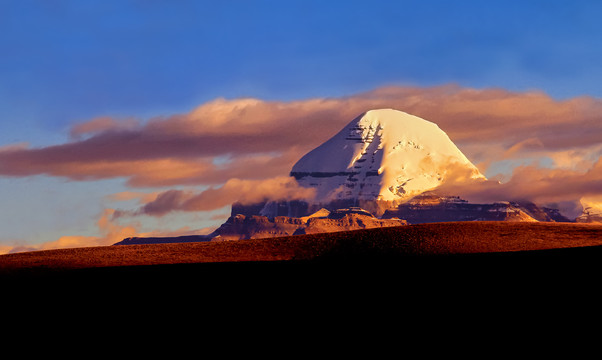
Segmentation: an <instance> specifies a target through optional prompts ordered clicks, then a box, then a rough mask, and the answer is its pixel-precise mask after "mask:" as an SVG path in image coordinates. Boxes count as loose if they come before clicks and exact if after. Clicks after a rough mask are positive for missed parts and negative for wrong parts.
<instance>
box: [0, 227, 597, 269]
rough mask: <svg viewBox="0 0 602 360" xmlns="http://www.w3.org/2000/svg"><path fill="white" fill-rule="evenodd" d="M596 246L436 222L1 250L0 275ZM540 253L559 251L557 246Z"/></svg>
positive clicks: (562, 233)
mask: <svg viewBox="0 0 602 360" xmlns="http://www.w3.org/2000/svg"><path fill="white" fill-rule="evenodd" d="M600 245H602V225H586V224H568V223H508V222H460V223H438V224H421V225H411V226H402V227H393V228H379V229H370V230H357V231H347V232H338V233H326V234H312V235H300V236H288V237H281V238H269V239H258V240H240V241H228V242H199V243H175V244H152V245H125V246H103V247H88V248H74V249H57V250H46V251H34V252H25V253H16V254H7V255H2V256H0V274H4V275H6V274H14V273H20V272H28V273H32V272H43V271H52V270H57V271H58V270H60V271H62V270H72V269H87V268H105V267H111V268H115V267H130V266H140V265H167V264H201V263H229V264H232V263H246V264H248V263H258V262H261V263H265V262H278V263H282V262H289V261H293V262H296V263H298V262H304V263H307V262H313V263H315V262H328V261H334V260H345V261H346V260H350V261H362V260H370V261H375V260H377V262H381V260H382V261H385V260H386V261H387V262H389V263H403V262H404V261H408V260H407V259H409V258H412V259H418V258H431V259H432V258H437V256H432V255H448V256H447V257H449V256H452V257H453V256H454V255H461V254H511V255H512V254H514V255H519V254H520V255H525V254H526V255H534V254H542V252H533V251H534V250H545V249H567V248H581V247H591V246H594V247H595V246H600ZM586 250H587V249H586ZM586 250H584V249H581V250H579V251H581V252H580V254H587V253H591V254H593V253H594V252H596V251H597V248H590V249H589V251H586ZM517 252H518V253H517ZM543 253H546V254H547V253H549V254H561V252H558V251H556V252H543ZM474 256H478V255H473V257H474ZM439 257H441V256H439ZM404 259H405V260H404ZM601 259H602V258H601Z"/></svg>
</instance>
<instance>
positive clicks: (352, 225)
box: [210, 208, 407, 240]
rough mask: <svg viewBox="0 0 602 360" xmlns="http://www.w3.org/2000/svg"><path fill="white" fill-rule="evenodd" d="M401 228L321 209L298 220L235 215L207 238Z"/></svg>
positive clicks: (351, 212)
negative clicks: (389, 227)
mask: <svg viewBox="0 0 602 360" xmlns="http://www.w3.org/2000/svg"><path fill="white" fill-rule="evenodd" d="M402 225H407V222H406V221H404V220H400V219H377V218H376V217H374V216H373V215H372V214H370V213H369V212H367V211H365V210H363V209H361V208H347V209H338V210H336V211H333V212H330V211H328V210H326V209H321V210H319V211H318V212H316V213H314V214H312V215H310V216H306V217H302V218H291V217H286V216H276V217H274V218H273V219H269V218H268V217H265V216H258V215H250V216H245V215H242V214H237V215H235V216H231V217H230V218H229V219H228V221H226V222H225V223H224V224H223V225H222V226H220V227H219V228H218V229H217V230H216V231H215V232H214V233H212V234H211V235H210V236H212V239H213V240H243V239H260V238H268V237H280V236H288V235H299V234H316V233H325V232H336V231H347V230H359V229H371V228H377V227H388V226H402Z"/></svg>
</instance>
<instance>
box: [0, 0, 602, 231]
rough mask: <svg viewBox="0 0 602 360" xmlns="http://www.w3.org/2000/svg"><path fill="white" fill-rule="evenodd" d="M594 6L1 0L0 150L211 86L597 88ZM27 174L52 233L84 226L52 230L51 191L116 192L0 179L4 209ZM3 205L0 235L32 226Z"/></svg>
mask: <svg viewBox="0 0 602 360" xmlns="http://www.w3.org/2000/svg"><path fill="white" fill-rule="evenodd" d="M601 17H602V2H600V1H568V0H567V1H555V0H548V1H533V0H522V1H514V0H506V1H476V0H464V1H444V0H439V1H428V0H427V1H380V0H371V1H328V0H320V1H313V0H303V1H283V0H280V1H266V0H263V1H260V0H255V1H253V0H249V1H234V0H224V1H202V0H197V1H185V0H181V1H158V0H157V1H154V0H149V1H142V0H140V1H134V0H130V1H127V0H105V1H85V0H79V1H61V0H39V1H30V0H0V147H1V146H8V145H14V144H18V143H28V144H29V145H30V146H34V147H39V146H48V145H52V144H58V143H62V142H65V141H68V140H69V138H68V131H69V128H70V127H71V126H73V125H74V124H77V123H81V122H84V121H88V120H90V119H93V118H96V117H99V116H111V117H115V118H118V119H124V118H128V117H135V118H137V119H142V120H144V119H149V118H151V117H154V116H165V115H170V114H177V113H186V112H188V111H190V110H192V109H193V108H195V107H197V106H199V105H200V104H203V103H205V102H207V101H211V100H213V99H215V98H218V97H225V98H228V99H235V98H239V97H254V98H259V99H263V100H281V101H289V100H296V99H307V98H313V97H340V96H346V95H351V94H355V93H359V92H364V91H369V90H372V89H374V88H378V87H381V86H386V85H418V86H436V85H442V84H448V83H456V84H459V85H460V86H464V87H471V88H477V89H481V88H489V87H496V88H503V89H506V90H510V91H527V90H538V91H543V92H545V93H547V94H548V95H550V96H552V97H553V98H555V99H568V98H572V97H576V96H582V95H589V96H592V97H602V87H601V86H600V85H599V84H600V83H602V67H601V66H600V64H601V63H602V21H600V18H601ZM26 183H27V184H29V186H28V188H29V189H30V190H29V191H31V192H32V194H35V193H39V194H47V190H46V189H53V190H52V191H55V193H56V194H57V195H55V197H52V195H48V194H47V195H46V196H48V197H50V198H49V199H46V201H44V203H43V204H42V203H39V204H37V203H36V201H37V200H35V199H31V200H27V201H26V202H25V203H24V204H26V205H27V206H24V209H22V210H20V211H22V213H23V214H25V213H26V212H27V210H26V209H29V211H33V210H31V209H32V208H34V207H37V208H40V209H42V210H40V211H39V213H35V212H34V214H35V215H36V216H38V217H39V218H40V219H46V220H44V221H42V220H40V221H39V223H36V224H37V225H38V226H36V225H34V226H33V227H34V228H36V231H38V232H44V231H46V229H48V230H47V231H49V232H51V233H52V234H53V236H55V235H56V234H57V233H59V232H60V231H80V232H82V231H83V230H82V228H87V229H88V228H89V229H88V230H85V231H83V233H93V232H94V231H95V230H94V228H93V227H88V225H81V223H80V224H79V225H73V224H71V223H70V222H69V221H65V223H66V225H65V226H61V227H53V225H52V224H51V223H53V222H56V221H54V220H53V219H54V218H55V217H58V215H48V212H49V211H51V210H52V206H51V205H49V204H52V203H53V201H58V200H59V199H63V200H62V201H67V202H69V201H71V202H72V203H73V206H76V205H75V204H77V203H78V202H80V201H82V200H81V197H82V196H83V195H82V193H86V192H88V193H89V194H90V196H91V197H93V198H94V199H96V202H95V205H93V206H91V207H90V209H89V210H86V211H83V214H84V215H82V216H84V217H86V219H87V220H86V221H84V222H85V223H86V224H87V223H89V222H90V220H89V219H91V218H93V217H94V216H96V215H97V213H98V212H99V208H101V207H102V205H101V204H100V203H101V202H102V201H100V200H99V199H103V196H104V195H107V194H108V193H110V192H111V191H113V192H119V191H125V190H127V189H128V187H127V186H126V185H125V184H124V181H121V180H119V179H113V180H107V181H104V182H103V181H97V182H81V183H77V185H75V184H76V182H72V181H67V180H60V181H59V180H57V179H52V178H49V177H45V176H43V175H38V176H36V177H29V178H2V177H0V186H1V188H0V196H2V197H3V199H4V200H5V203H6V204H11V202H12V204H13V205H12V206H9V205H7V206H6V207H5V208H13V209H15V208H17V207H16V206H15V204H16V202H17V201H22V199H17V197H16V196H15V195H14V193H15V192H17V191H21V190H22V188H23V187H24V186H25V185H24V184H26ZM69 187H71V188H72V189H75V188H77V190H74V191H73V192H70V190H69ZM80 188H81V189H80ZM109 188H110V189H112V190H109ZM86 189H87V190H86ZM103 194H104V195H103ZM92 203H94V201H92ZM36 204H37V206H36ZM4 212H5V214H4V219H5V220H3V219H2V218H0V222H3V223H0V225H2V227H4V228H5V229H9V228H10V229H11V231H8V230H5V231H6V233H7V234H8V233H10V234H11V235H10V236H8V235H4V236H3V235H2V234H0V240H2V239H3V238H4V239H8V238H10V239H15V238H18V239H23V238H26V237H28V236H30V235H32V231H29V230H27V231H26V230H22V229H21V230H17V229H16V226H12V225H10V223H14V222H15V221H16V220H15V219H14V218H17V217H19V216H22V215H20V214H21V213H15V212H14V211H12V210H11V211H7V210H4ZM9 212H10V216H9V215H7V214H8V213H9ZM95 214H96V215H95ZM11 216H12V218H11ZM23 216H24V215H23ZM9 218H10V219H11V220H10V223H9V221H8V220H6V219H9ZM76 222H77V221H76ZM17 223H19V222H18V221H17ZM13 227H14V229H13ZM41 229H42V230H41ZM43 237H44V236H39V239H38V240H39V241H41V238H43Z"/></svg>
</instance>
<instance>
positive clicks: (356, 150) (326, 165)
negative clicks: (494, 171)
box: [291, 109, 484, 202]
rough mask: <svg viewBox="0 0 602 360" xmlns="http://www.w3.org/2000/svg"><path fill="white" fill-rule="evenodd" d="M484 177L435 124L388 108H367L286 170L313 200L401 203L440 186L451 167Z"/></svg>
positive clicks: (474, 175) (473, 176) (477, 176)
mask: <svg viewBox="0 0 602 360" xmlns="http://www.w3.org/2000/svg"><path fill="white" fill-rule="evenodd" d="M458 168H459V169H463V170H466V171H467V173H468V174H469V176H470V177H471V178H483V179H484V176H483V175H482V174H481V173H480V172H479V170H478V169H477V168H476V167H475V166H474V165H473V164H472V163H471V162H470V161H469V160H468V159H467V158H466V156H464V154H462V152H461V151H460V150H459V149H458V148H457V147H456V145H455V144H454V143H453V142H452V141H451V140H450V138H449V137H448V136H447V134H446V133H445V132H443V131H442V130H441V129H440V128H439V127H438V126H437V125H436V124H434V123H432V122H430V121H426V120H424V119H421V118H419V117H417V116H413V115H410V114H407V113H405V112H402V111H397V110H393V109H379V110H370V111H367V112H366V113H364V114H362V115H360V116H358V117H357V118H355V119H353V120H352V121H351V122H350V123H349V124H348V125H347V126H345V128H343V129H342V130H341V131H340V132H339V133H338V134H336V135H334V136H333V137H332V138H330V139H329V140H328V141H326V142H325V143H323V144H322V145H320V146H318V147H317V148H315V149H314V150H312V151H310V152H309V153H308V154H306V155H305V156H303V157H302V158H301V159H300V160H299V161H298V162H297V163H296V164H295V165H294V166H293V169H292V171H291V176H294V177H295V178H296V179H297V181H298V182H299V184H300V185H302V186H305V187H314V188H316V189H317V197H316V200H317V201H318V202H328V201H333V200H345V199H357V200H378V201H394V202H403V201H405V200H408V199H410V198H412V197H414V196H416V195H418V194H421V193H423V192H425V191H428V190H431V189H434V188H436V187H437V186H439V185H440V184H441V183H442V182H443V181H444V179H445V177H446V175H447V174H448V172H449V171H450V169H458Z"/></svg>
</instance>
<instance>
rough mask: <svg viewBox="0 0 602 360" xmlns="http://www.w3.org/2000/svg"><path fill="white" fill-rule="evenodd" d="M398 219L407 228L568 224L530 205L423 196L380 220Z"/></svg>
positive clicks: (557, 214)
mask: <svg viewBox="0 0 602 360" xmlns="http://www.w3.org/2000/svg"><path fill="white" fill-rule="evenodd" d="M390 217H398V218H400V219H405V220H407V221H408V222H409V223H410V224H422V223H433V222H447V221H525V222H534V221H544V222H569V219H567V218H566V217H564V216H562V215H561V214H560V212H559V211H558V210H556V209H550V208H545V207H542V208H540V207H538V206H537V205H535V204H534V203H530V202H508V201H504V202H498V203H493V204H472V203H469V202H467V201H465V200H462V199H460V198H459V197H457V196H451V197H440V196H437V195H433V194H423V195H419V196H417V197H415V198H414V199H412V200H410V201H409V202H407V203H405V204H402V205H399V206H398V207H397V209H394V210H387V211H386V212H385V213H384V214H383V218H390Z"/></svg>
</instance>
